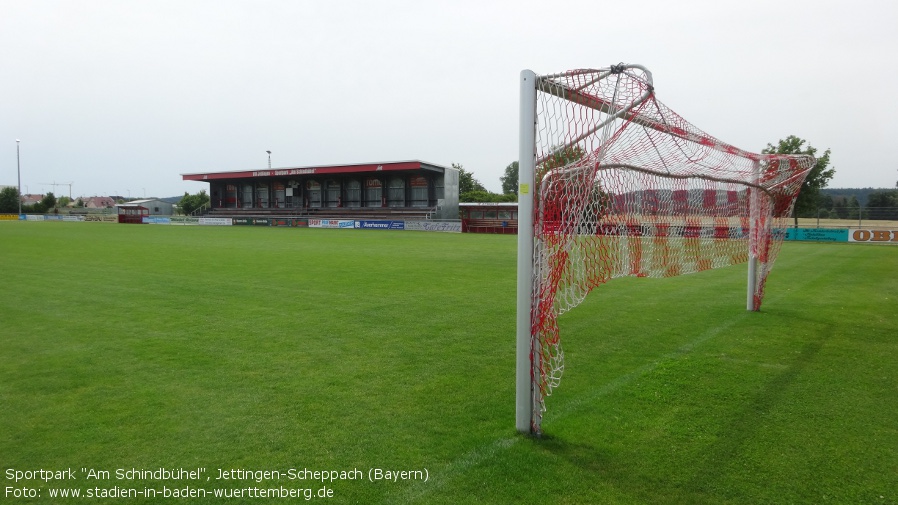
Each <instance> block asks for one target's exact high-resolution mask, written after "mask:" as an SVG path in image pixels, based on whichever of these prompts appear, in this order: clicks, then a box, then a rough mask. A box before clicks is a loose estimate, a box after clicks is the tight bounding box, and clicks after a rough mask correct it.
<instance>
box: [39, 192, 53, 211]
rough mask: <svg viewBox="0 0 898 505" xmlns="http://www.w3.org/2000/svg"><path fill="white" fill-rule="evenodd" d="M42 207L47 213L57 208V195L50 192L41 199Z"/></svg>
mask: <svg viewBox="0 0 898 505" xmlns="http://www.w3.org/2000/svg"><path fill="white" fill-rule="evenodd" d="M41 206H42V207H43V208H44V209H45V212H46V211H47V210H49V209H52V208H54V207H56V195H54V194H53V192H52V191H51V192H49V193H47V194H46V195H44V197H43V198H41Z"/></svg>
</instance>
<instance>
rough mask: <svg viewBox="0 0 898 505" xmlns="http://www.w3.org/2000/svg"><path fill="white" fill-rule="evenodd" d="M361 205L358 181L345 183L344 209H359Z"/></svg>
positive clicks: (360, 187) (360, 188)
mask: <svg viewBox="0 0 898 505" xmlns="http://www.w3.org/2000/svg"><path fill="white" fill-rule="evenodd" d="M361 205H362V185H361V183H359V181H358V179H349V180H348V181H346V202H345V206H346V207H360V206H361Z"/></svg>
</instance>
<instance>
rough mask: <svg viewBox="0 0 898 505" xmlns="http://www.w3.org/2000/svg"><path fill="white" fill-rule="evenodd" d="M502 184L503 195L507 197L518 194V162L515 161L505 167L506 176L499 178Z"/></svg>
mask: <svg viewBox="0 0 898 505" xmlns="http://www.w3.org/2000/svg"><path fill="white" fill-rule="evenodd" d="M499 181H500V182H502V193H503V194H506V195H516V194H518V162H517V161H514V162H512V163H511V164H510V165H508V166H507V167H505V175H503V176H502V177H500V178H499Z"/></svg>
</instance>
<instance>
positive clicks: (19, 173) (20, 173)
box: [16, 139, 22, 219]
mask: <svg viewBox="0 0 898 505" xmlns="http://www.w3.org/2000/svg"><path fill="white" fill-rule="evenodd" d="M19 142H20V141H19V139H16V172H17V173H18V176H19V219H22V164H21V162H20V161H19Z"/></svg>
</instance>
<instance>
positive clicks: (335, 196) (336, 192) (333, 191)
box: [324, 179, 340, 207]
mask: <svg viewBox="0 0 898 505" xmlns="http://www.w3.org/2000/svg"><path fill="white" fill-rule="evenodd" d="M324 187H325V191H326V193H327V194H326V195H325V196H326V202H325V207H338V206H339V204H340V183H339V182H337V181H335V180H334V179H328V180H327V181H325V182H324Z"/></svg>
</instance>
